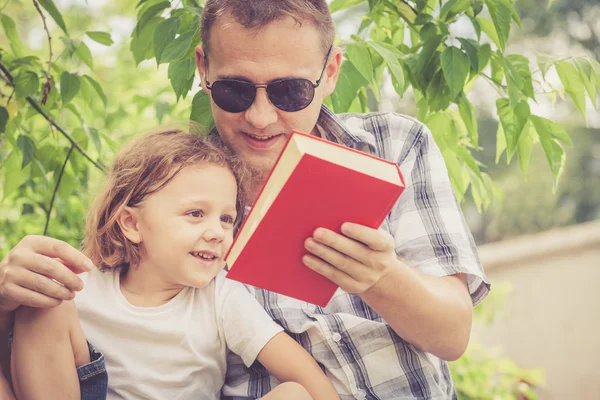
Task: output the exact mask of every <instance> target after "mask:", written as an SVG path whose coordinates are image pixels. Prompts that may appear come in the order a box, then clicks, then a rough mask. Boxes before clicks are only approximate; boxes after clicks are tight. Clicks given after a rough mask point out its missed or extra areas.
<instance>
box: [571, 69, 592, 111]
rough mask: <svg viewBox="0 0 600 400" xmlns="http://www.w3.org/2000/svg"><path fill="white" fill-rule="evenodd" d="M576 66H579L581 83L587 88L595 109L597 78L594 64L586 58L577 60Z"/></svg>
mask: <svg viewBox="0 0 600 400" xmlns="http://www.w3.org/2000/svg"><path fill="white" fill-rule="evenodd" d="M575 65H577V69H578V70H579V76H580V78H581V82H583V86H585V90H586V91H587V94H588V97H589V98H590V100H591V101H592V105H593V106H594V108H596V85H594V79H595V78H594V70H593V69H592V64H590V62H589V61H588V60H586V59H585V58H575Z"/></svg>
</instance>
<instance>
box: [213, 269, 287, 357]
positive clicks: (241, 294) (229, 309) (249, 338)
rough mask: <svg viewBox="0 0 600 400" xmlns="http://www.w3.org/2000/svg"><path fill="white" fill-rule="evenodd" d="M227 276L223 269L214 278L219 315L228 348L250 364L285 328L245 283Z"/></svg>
mask: <svg viewBox="0 0 600 400" xmlns="http://www.w3.org/2000/svg"><path fill="white" fill-rule="evenodd" d="M225 276H226V272H221V273H220V274H219V275H217V277H216V281H215V284H216V286H215V301H216V306H217V318H219V319H220V322H221V324H222V327H223V335H224V337H225V342H226V344H227V347H228V348H229V349H230V350H231V351H233V352H234V353H236V354H237V355H239V356H240V357H241V358H242V360H243V361H244V364H245V365H246V366H247V367H249V366H250V365H252V363H253V362H254V361H255V360H256V357H257V356H258V353H260V351H261V350H262V348H263V347H264V346H265V345H266V344H267V342H268V341H269V340H271V339H272V338H273V336H275V335H276V334H278V333H279V332H281V331H283V328H282V327H281V326H279V325H278V324H277V323H276V322H274V321H273V320H272V319H271V318H270V317H269V315H268V314H267V313H266V311H265V310H264V309H263V308H262V307H261V306H260V304H258V302H257V301H256V299H255V298H254V297H253V296H252V295H251V294H250V293H249V292H248V290H246V288H245V287H244V285H242V284H241V283H239V282H236V281H232V280H229V279H226V278H225Z"/></svg>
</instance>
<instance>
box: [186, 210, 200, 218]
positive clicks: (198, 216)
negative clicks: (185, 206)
mask: <svg viewBox="0 0 600 400" xmlns="http://www.w3.org/2000/svg"><path fill="white" fill-rule="evenodd" d="M188 215H190V216H192V217H194V218H200V217H201V216H202V211H200V210H194V211H190V212H188Z"/></svg>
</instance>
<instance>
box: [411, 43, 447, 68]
mask: <svg viewBox="0 0 600 400" xmlns="http://www.w3.org/2000/svg"><path fill="white" fill-rule="evenodd" d="M411 36H412V35H411ZM443 40H444V38H443V37H442V36H434V37H432V38H430V39H429V40H427V41H425V43H423V48H422V49H421V52H420V53H419V56H418V59H417V60H418V62H417V71H424V70H425V69H426V68H427V67H428V65H429V63H430V62H431V61H432V59H433V58H434V55H435V53H436V52H437V48H438V47H439V46H440V44H441V43H442V41H443Z"/></svg>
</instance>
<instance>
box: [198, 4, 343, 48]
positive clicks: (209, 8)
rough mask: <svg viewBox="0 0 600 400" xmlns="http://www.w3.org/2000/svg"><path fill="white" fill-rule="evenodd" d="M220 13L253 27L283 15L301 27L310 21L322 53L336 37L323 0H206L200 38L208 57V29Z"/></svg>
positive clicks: (246, 26)
mask: <svg viewBox="0 0 600 400" xmlns="http://www.w3.org/2000/svg"><path fill="white" fill-rule="evenodd" d="M223 15H230V16H232V17H233V18H234V20H235V21H237V22H238V23H239V24H240V25H242V26H243V27H244V28H246V29H256V30H259V29H261V28H264V27H265V26H267V25H268V24H270V23H271V22H273V21H277V20H280V19H283V18H285V17H291V18H293V19H294V20H295V21H296V23H297V24H298V25H300V26H301V25H302V23H303V22H310V23H312V24H313V25H314V26H315V27H316V28H317V29H318V30H319V31H320V33H321V39H322V40H321V45H322V47H323V52H327V50H328V49H329V48H330V47H331V46H332V45H333V41H334V39H335V26H334V25H333V21H332V19H331V13H330V12H329V7H328V6H327V3H326V1H325V0H206V3H205V4H204V10H203V11H202V18H201V24H202V25H201V28H200V38H201V40H202V47H203V49H204V54H205V55H207V56H208V51H209V48H210V32H211V29H212V27H213V25H214V23H215V21H216V20H217V19H218V18H219V17H222V16H223Z"/></svg>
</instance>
